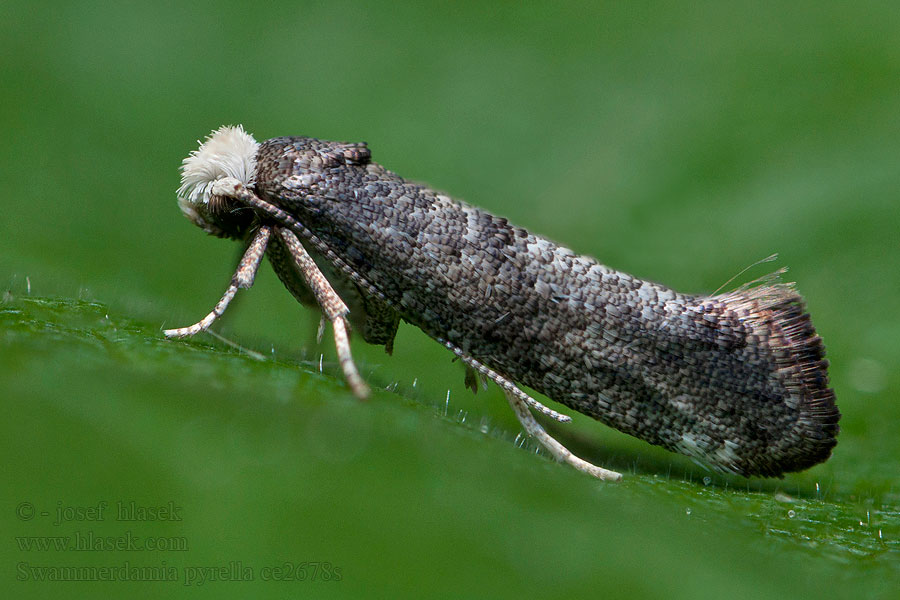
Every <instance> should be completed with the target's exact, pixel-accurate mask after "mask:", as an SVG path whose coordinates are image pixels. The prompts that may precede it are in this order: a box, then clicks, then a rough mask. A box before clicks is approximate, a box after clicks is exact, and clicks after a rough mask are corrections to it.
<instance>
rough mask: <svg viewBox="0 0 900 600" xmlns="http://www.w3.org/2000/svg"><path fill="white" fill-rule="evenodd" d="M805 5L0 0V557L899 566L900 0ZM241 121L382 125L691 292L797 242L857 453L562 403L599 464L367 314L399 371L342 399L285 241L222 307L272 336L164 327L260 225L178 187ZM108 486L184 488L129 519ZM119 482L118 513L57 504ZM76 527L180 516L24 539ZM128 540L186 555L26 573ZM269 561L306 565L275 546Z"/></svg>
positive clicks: (9, 569)
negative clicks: (694, 455)
mask: <svg viewBox="0 0 900 600" xmlns="http://www.w3.org/2000/svg"><path fill="white" fill-rule="evenodd" d="M783 4H784V3H737V2H694V3H690V4H688V3H674V2H672V3H669V2H651V3H646V4H640V5H638V4H636V3H615V2H606V3H599V2H597V3H587V2H586V3H565V4H562V3H546V4H539V3H529V4H528V5H527V6H525V5H524V3H523V4H520V3H505V2H504V3H489V2H454V3H441V4H430V5H415V4H412V3H408V4H407V3H379V2H365V3H362V2H358V3H349V2H328V3H300V2H269V3H253V4H249V3H248V4H244V3H239V2H221V1H220V2H208V3H186V2H155V3H147V2H143V3H132V2H115V3H113V2H65V3H59V4H54V3H50V2H42V3H31V2H21V1H18V0H13V1H10V0H6V2H4V3H3V4H2V6H0V131H2V141H3V143H2V146H0V182H2V184H3V195H4V198H5V201H4V207H3V213H2V218H0V294H2V298H0V300H2V303H0V396H2V398H3V407H2V408H3V414H4V419H3V421H2V423H3V425H2V430H3V434H2V437H0V439H2V442H0V443H2V446H0V449H2V452H3V456H4V461H3V462H4V465H5V472H4V477H3V478H2V484H0V485H2V488H3V500H4V503H3V507H2V523H3V530H4V532H5V534H4V536H5V537H4V539H3V540H0V548H2V549H0V556H2V571H0V577H2V578H3V587H4V588H6V589H11V590H13V591H14V594H15V596H16V597H22V598H24V597H47V596H49V595H53V596H59V597H86V596H89V595H90V596H96V595H98V594H100V595H104V596H115V597H135V598H139V597H152V598H155V597H159V596H160V595H162V594H166V595H176V594H179V593H186V594H198V593H199V594H205V595H207V596H209V597H215V598H221V597H232V596H241V597H245V596H250V597H261V598H268V597H297V596H299V597H348V598H358V597H361V596H362V597H366V596H370V595H384V596H387V595H391V596H395V597H402V596H412V597H421V596H423V595H428V596H452V597H460V596H473V597H499V596H506V597H523V596H528V597H538V596H541V597H566V598H568V597H573V596H586V595H588V594H590V595H591V596H594V597H604V598H605V597H610V598H614V597H627V598H643V597H647V598H659V597H666V598H698V597H713V596H715V597H721V596H723V595H726V594H727V595H728V596H729V597H734V598H761V597H785V598H787V597H797V596H799V595H801V594H802V595H803V596H805V597H812V596H814V595H819V596H824V597H848V598H849V597H852V598H896V597H898V595H897V594H898V590H900V461H898V456H900V435H898V423H900V402H898V397H897V396H898V395H897V390H898V383H900V381H898V373H897V368H896V367H897V365H898V363H900V345H898V343H897V339H898V338H900V312H898V310H897V309H898V301H897V298H898V296H900V275H898V260H900V209H898V194H897V192H898V190H900V170H898V168H897V165H898V157H900V110H898V106H900V8H898V6H897V3H896V2H889V1H883V2H860V1H858V0H857V1H853V2H849V1H847V2H800V3H791V5H790V6H784V5H783ZM232 123H243V124H244V126H245V127H246V128H247V129H248V131H250V132H252V133H254V134H255V135H256V137H257V139H260V140H262V139H266V138H269V137H275V136H280V135H311V136H316V137H322V138H326V139H342V140H351V141H359V140H365V141H367V142H369V144H370V147H371V148H372V150H373V153H374V157H375V160H377V161H379V162H381V163H383V164H385V165H386V166H388V167H389V168H391V169H392V170H395V171H397V172H398V173H400V174H402V175H404V176H406V177H408V178H411V179H415V180H418V181H424V182H428V183H429V184H431V185H432V186H433V187H435V188H438V189H441V190H445V191H447V192H448V193H450V194H452V195H454V196H456V197H459V198H461V199H464V200H467V201H468V202H471V203H473V204H476V205H479V206H481V207H484V208H486V209H488V210H490V211H492V212H494V213H498V214H502V215H504V216H507V217H509V218H510V220H511V221H512V222H514V223H516V224H519V225H523V226H525V227H528V228H529V229H531V230H533V231H536V232H539V233H542V234H544V235H546V236H548V237H550V238H552V239H555V240H558V241H560V242H563V243H564V244H565V245H567V246H569V247H571V248H573V249H575V250H576V251H578V252H582V253H586V254H590V255H593V256H596V257H598V258H599V259H600V260H601V262H603V263H605V264H607V265H610V266H613V267H615V268H618V269H622V270H625V271H628V272H631V273H634V274H636V275H638V276H641V277H644V278H648V279H652V280H656V281H660V282H663V283H665V284H667V285H670V286H672V287H675V288H677V289H679V290H684V291H691V292H711V291H713V290H715V289H716V288H718V287H719V286H720V285H721V284H723V283H724V282H725V281H727V280H728V279H729V278H730V277H731V276H732V275H734V274H735V273H737V272H738V271H740V270H741V269H742V268H743V267H745V266H746V265H748V264H750V263H752V262H754V261H755V260H757V259H759V258H762V257H764V256H767V255H769V254H771V253H772V252H778V253H780V258H779V262H778V264H777V266H781V265H788V266H790V267H791V272H790V273H789V276H788V278H789V279H790V280H793V281H796V282H797V283H798V287H799V289H800V291H801V292H802V293H803V294H804V295H805V296H806V298H807V300H808V304H809V309H810V311H811V313H812V315H813V317H814V322H815V324H816V326H817V328H818V330H819V332H820V334H821V335H822V336H823V337H824V338H825V341H826V343H827V348H828V354H829V358H830V359H831V361H832V369H831V376H832V382H833V385H834V387H835V389H836V392H837V397H838V402H839V406H840V408H841V410H842V412H843V415H844V416H843V419H842V421H841V435H840V438H839V444H838V446H837V448H836V450H835V454H834V457H833V458H832V459H831V460H830V461H829V462H828V463H826V464H824V465H821V466H818V467H816V468H814V469H812V470H810V471H808V472H805V473H800V474H794V475H790V476H788V477H786V478H785V479H784V480H780V481H779V480H750V481H748V480H744V479H740V478H732V477H723V476H719V475H716V474H711V473H708V472H706V471H704V470H703V469H702V468H701V467H698V466H695V465H694V464H692V463H691V462H690V461H688V460H687V459H684V458H682V457H679V456H676V455H673V454H669V453H667V452H664V451H661V450H659V449H656V448H652V447H649V446H648V445H647V444H644V443H643V442H640V441H637V440H634V439H631V438H628V437H626V436H623V435H620V434H618V433H617V432H614V431H611V430H609V429H607V428H605V427H603V426H601V425H599V424H597V423H595V422H592V421H591V420H590V419H585V418H581V419H576V422H575V423H574V424H573V425H572V426H568V427H566V428H565V429H564V430H562V429H560V430H557V433H558V435H559V436H560V437H561V438H562V439H563V440H564V441H566V442H567V443H568V444H569V445H570V446H571V447H572V448H573V449H575V450H577V451H578V452H579V453H580V454H581V455H583V456H585V457H586V458H589V459H592V460H594V461H596V462H598V463H599V464H602V465H604V466H607V467H612V468H616V469H619V470H623V471H624V472H625V474H626V479H625V481H624V482H623V483H622V484H618V485H610V484H603V483H599V482H596V481H593V480H591V479H589V478H587V477H585V476H583V475H581V474H578V473H576V472H574V471H573V470H571V469H569V468H566V467H564V466H561V465H556V464H554V463H552V462H551V461H550V460H548V459H547V458H546V457H545V455H543V454H542V453H540V452H538V454H539V456H535V446H534V445H533V444H532V443H530V442H528V441H524V442H523V440H522V438H520V437H517V435H518V433H519V428H518V425H517V423H516V421H515V419H514V417H513V416H512V415H511V413H510V411H509V408H508V406H507V405H506V403H505V401H504V400H503V398H502V395H501V394H500V393H499V392H498V390H497V389H496V388H493V387H492V388H491V389H489V390H488V391H487V392H479V394H478V395H477V396H472V394H471V393H470V392H468V391H467V390H465V389H464V386H463V371H462V369H461V367H460V366H459V365H458V364H453V363H451V360H450V358H451V357H450V354H449V353H448V352H446V351H444V350H442V349H441V348H440V347H438V345H437V344H435V343H433V342H431V341H430V340H428V339H427V338H425V337H424V336H423V335H422V334H421V333H419V332H418V331H416V330H414V329H413V328H412V327H410V326H402V327H401V333H400V335H399V336H398V339H397V344H396V350H395V355H394V356H393V357H388V356H386V355H385V354H384V353H383V352H382V351H381V350H380V349H378V348H369V347H364V346H363V345H362V344H361V342H357V343H355V344H354V353H355V354H356V356H357V358H358V361H359V363H360V366H361V369H362V371H363V374H364V375H365V377H366V379H367V380H368V381H369V382H370V383H371V384H373V386H375V387H377V388H381V389H382V390H387V391H382V392H378V393H376V394H375V396H374V397H373V398H372V399H371V400H370V401H368V402H365V403H361V402H359V401H357V400H355V399H354V398H353V397H352V396H351V395H350V394H349V393H348V391H347V388H346V386H345V385H344V383H343V382H342V380H341V378H340V376H339V374H338V372H337V370H336V368H335V366H334V363H333V354H332V351H331V344H330V342H329V343H326V344H323V345H322V346H316V345H315V344H314V340H313V339H312V338H313V337H314V333H315V324H316V318H315V316H313V315H311V314H310V313H309V311H305V310H304V309H302V308H301V307H299V306H298V305H297V304H296V303H294V302H293V300H292V299H291V297H290V296H289V294H288V293H287V292H286V291H284V290H283V289H282V288H281V286H280V284H279V283H278V282H277V280H276V278H275V277H274V275H273V274H272V273H271V271H270V269H269V268H268V267H264V269H263V270H262V272H261V275H260V277H259V278H258V280H257V285H256V286H255V288H254V289H253V290H251V291H249V292H242V293H241V295H240V296H239V298H238V300H237V301H236V302H235V304H234V305H233V308H232V309H231V311H230V313H229V314H228V316H227V317H226V319H224V320H223V322H222V323H221V324H220V325H218V326H217V331H218V332H219V333H220V334H222V335H223V336H225V337H226V338H228V339H229V340H232V341H233V342H236V343H238V344H240V345H241V346H242V347H244V348H246V349H250V350H254V351H257V352H260V353H263V354H264V355H265V357H266V360H264V361H258V360H254V358H253V357H252V356H250V355H248V353H247V352H244V351H241V350H237V349H234V348H232V347H229V346H227V345H225V344H224V343H222V342H220V341H218V340H216V339H215V338H212V337H210V336H200V337H199V338H197V339H195V340H190V341H187V342H172V341H167V340H164V339H163V338H162V335H161V333H160V331H161V329H162V328H163V327H173V326H181V325H186V324H189V323H192V322H194V321H196V320H197V319H199V318H200V317H201V316H203V315H205V314H206V312H207V311H208V310H209V309H210V308H211V307H212V306H213V304H214V303H215V302H216V300H217V299H218V298H219V295H220V294H221V292H222V291H223V290H224V288H225V286H226V284H227V283H228V279H229V277H230V275H231V271H232V268H233V265H234V263H235V261H236V260H237V256H238V253H239V249H238V248H237V247H236V244H233V243H229V242H225V241H222V240H217V239H214V238H210V237H206V236H204V235H203V234H202V233H201V232H200V230H198V229H197V228H195V227H194V226H192V225H191V224H190V223H189V222H188V221H187V220H186V219H185V218H183V217H182V216H181V214H180V211H179V210H178V208H177V206H176V203H175V195H174V190H175V188H176V187H177V185H178V170H177V169H178V166H179V165H180V161H181V159H182V158H183V157H184V156H186V155H187V153H188V152H189V151H190V150H193V149H194V148H196V140H197V139H198V138H202V137H203V136H205V135H206V134H207V133H208V132H209V131H210V130H212V129H213V128H216V127H218V126H220V125H222V124H232ZM774 268H776V267H775V266H773V265H764V266H762V267H757V268H756V269H754V270H753V271H751V272H750V273H748V274H747V275H745V276H744V278H743V280H746V279H748V278H753V277H756V276H759V275H762V274H763V273H765V272H767V271H768V270H773V269H774ZM322 351H324V352H325V370H324V374H320V373H319V372H318V367H317V363H318V357H319V353H320V352H322ZM394 392H396V393H394ZM118 501H122V502H125V503H126V504H127V503H129V502H131V501H134V502H136V503H137V504H138V505H143V506H157V505H167V504H168V503H170V502H171V503H173V505H177V506H179V507H180V512H179V513H178V514H179V516H181V518H182V520H181V521H131V522H123V521H117V520H116V519H115V516H116V515H115V511H114V508H115V506H116V503H117V502H118ZM101 502H107V503H109V506H111V507H113V508H111V509H109V510H108V511H107V512H106V513H104V518H103V519H102V520H94V521H85V520H77V519H76V520H71V521H62V522H59V523H58V524H56V520H57V519H56V515H57V513H56V511H57V509H60V510H62V511H63V512H62V513H61V514H62V515H63V516H65V515H69V516H72V517H73V518H75V517H76V516H77V515H78V514H81V516H83V517H84V516H88V513H87V512H85V511H78V510H75V508H72V509H71V510H70V511H69V512H66V511H65V510H64V509H66V508H67V507H81V508H87V507H92V506H93V507H97V506H100V504H99V503H101ZM29 506H30V507H31V508H30V509H29V508H28V507H29ZM29 510H31V511H32V512H31V513H29ZM42 513H47V514H46V515H44V514H42ZM29 514H31V518H29ZM95 516H96V515H95ZM76 533H77V534H78V535H81V536H82V538H84V537H85V536H88V535H93V536H95V538H96V537H101V536H102V537H105V536H111V537H113V538H114V539H117V538H118V537H121V536H126V535H131V536H137V537H139V538H141V539H142V540H146V538H151V537H154V536H162V537H163V543H169V544H170V545H175V546H178V545H179V544H181V542H178V541H177V540H183V541H184V544H182V545H181V547H179V548H177V549H174V550H152V551H151V550H139V549H135V548H132V549H131V550H118V551H117V550H112V551H98V552H75V551H65V550H46V551H41V550H39V549H37V548H36V547H34V546H31V547H30V549H29V547H28V544H32V543H40V542H33V541H29V540H31V538H29V537H28V536H75V535H76ZM170 538H174V539H175V540H176V541H174V542H172V541H170V542H165V540H169V539H170ZM23 544H24V545H23ZM123 565H124V566H130V567H148V566H149V567H154V568H157V569H158V570H159V571H160V572H162V573H165V574H167V575H168V576H172V575H174V577H175V579H176V581H172V582H136V581H126V582H90V581H81V582H66V583H63V582H47V581H45V582H40V581H36V579H37V578H38V577H40V575H39V573H43V574H44V576H45V577H50V578H52V576H53V573H54V571H53V570H52V568H57V567H66V566H69V567H71V566H87V567H97V568H100V567H104V566H112V567H122V566H123ZM284 565H286V567H287V570H288V571H290V572H286V573H283V574H282V578H285V577H287V578H289V579H290V578H293V579H302V581H278V582H275V581H265V580H264V575H265V573H269V574H270V575H271V573H272V572H271V570H268V571H267V569H271V567H280V566H284ZM218 567H225V571H223V572H220V571H218V570H216V569H217V568H218ZM41 569H43V570H41ZM48 569H49V570H48ZM247 569H249V572H248V570H247ZM291 569H293V570H291ZM248 574H249V578H248ZM326 574H327V575H328V576H327V577H326ZM203 575H205V576H206V577H207V578H208V577H210V576H212V575H215V576H216V577H217V579H218V580H217V581H205V582H203V581H202V580H201V579H200V577H201V576H203ZM235 575H238V576H240V578H242V579H243V581H241V582H237V581H227V579H228V578H233V577H235ZM272 576H273V577H278V575H277V574H276V575H272ZM223 579H226V580H223ZM188 584H189V585H188Z"/></svg>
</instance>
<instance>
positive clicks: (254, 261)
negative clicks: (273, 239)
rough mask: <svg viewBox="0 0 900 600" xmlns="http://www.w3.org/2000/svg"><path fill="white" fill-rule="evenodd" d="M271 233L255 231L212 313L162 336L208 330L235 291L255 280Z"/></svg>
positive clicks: (269, 231)
mask: <svg viewBox="0 0 900 600" xmlns="http://www.w3.org/2000/svg"><path fill="white" fill-rule="evenodd" d="M271 233H272V230H271V228H270V227H268V226H262V227H260V228H259V230H257V232H256V234H255V235H254V236H253V239H252V240H251V241H250V245H249V246H247V250H246V251H245V252H244V255H243V256H242V257H241V261H240V262H239V263H238V266H237V270H236V271H235V272H234V275H232V277H231V284H230V285H229V286H228V289H227V290H225V293H224V294H223V295H222V299H221V300H219V303H218V304H216V306H215V308H213V309H212V312H210V313H209V314H208V315H206V316H205V317H203V318H202V319H201V320H199V321H197V322H196V323H194V324H193V325H190V326H188V327H180V328H178V329H166V330H165V331H163V334H165V336H166V337H178V338H180V337H188V336H191V335H196V334H198V333H200V332H201V331H206V330H207V329H209V327H210V325H212V324H213V323H214V322H215V321H216V319H218V318H219V317H221V316H222V315H223V314H224V313H225V309H226V308H228V305H229V304H230V303H231V301H232V300H233V299H234V296H235V294H237V291H238V290H239V289H249V288H250V287H251V286H252V285H253V280H254V279H255V278H256V272H257V271H258V270H259V263H260V262H261V261H262V257H263V255H265V253H266V246H267V245H268V243H269V237H270V235H271Z"/></svg>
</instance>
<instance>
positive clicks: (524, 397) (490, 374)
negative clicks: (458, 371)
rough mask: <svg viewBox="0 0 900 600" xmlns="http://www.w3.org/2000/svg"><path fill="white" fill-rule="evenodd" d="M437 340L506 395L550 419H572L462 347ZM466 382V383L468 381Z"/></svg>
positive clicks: (566, 420)
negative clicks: (532, 395)
mask: <svg viewBox="0 0 900 600" xmlns="http://www.w3.org/2000/svg"><path fill="white" fill-rule="evenodd" d="M437 340H438V341H439V342H440V343H442V344H443V345H444V346H445V347H446V348H447V349H449V350H450V351H451V352H453V354H455V355H456V356H458V357H459V359H460V360H461V361H462V362H463V363H465V365H466V366H468V367H469V368H471V369H472V370H474V371H476V372H477V373H479V374H480V375H482V376H484V377H487V378H488V379H490V380H491V381H493V382H494V383H496V384H497V385H499V386H500V387H501V388H502V389H503V391H504V392H506V394H507V395H509V394H512V395H513V396H515V397H516V398H518V399H519V400H521V401H522V402H524V403H525V404H526V405H528V406H530V407H531V408H533V409H535V410H536V411H538V412H539V413H541V414H542V415H546V416H548V417H550V418H551V419H554V420H556V421H559V422H560V423H568V422H569V421H571V420H572V417H570V416H568V415H564V414H562V413H558V412H556V411H555V410H553V409H552V408H548V407H546V406H544V405H543V404H541V403H540V402H538V401H537V400H535V399H534V398H532V397H531V396H529V395H528V394H526V393H525V392H523V391H522V390H520V389H519V386H517V385H516V384H515V383H513V382H512V381H510V380H509V379H507V378H506V377H504V376H503V375H501V374H500V373H498V372H496V371H494V370H493V369H491V368H490V367H487V366H485V365H483V364H481V363H480V362H478V361H477V360H475V359H474V358H472V357H471V356H469V355H468V354H466V353H465V352H463V351H462V349H460V348H457V347H456V346H454V345H453V344H451V343H450V342H448V341H446V340H442V339H440V338H437ZM466 383H467V385H468V381H467V382H466Z"/></svg>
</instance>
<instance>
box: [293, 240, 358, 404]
mask: <svg viewBox="0 0 900 600" xmlns="http://www.w3.org/2000/svg"><path fill="white" fill-rule="evenodd" d="M276 232H277V233H278V236H279V237H280V238H281V239H282V240H283V241H284V243H285V245H286V246H287V248H288V251H289V252H290V253H291V256H292V257H293V259H294V262H295V263H296V264H297V268H298V269H299V271H300V273H302V274H303V278H304V280H305V281H306V285H307V286H309V289H310V290H312V293H313V296H315V298H316V301H317V302H318V303H319V306H320V307H321V308H322V314H323V315H324V316H325V318H327V319H328V320H329V321H331V325H332V329H333V330H334V344H335V347H336V348H337V355H338V361H339V362H340V365H341V370H342V371H343V372H344V378H345V379H346V380H347V383H348V384H349V385H350V389H352V390H353V393H354V394H356V396H358V397H359V398H365V397H366V396H368V395H369V386H367V385H366V382H365V381H363V378H362V377H361V376H360V374H359V370H357V368H356V364H355V363H354V362H353V356H352V355H351V354H350V339H349V337H348V336H347V319H346V314H347V312H348V310H347V305H346V304H344V301H343V300H341V297H340V296H338V294H337V292H335V291H334V288H332V287H331V284H330V283H328V279H326V278H325V276H324V275H323V274H322V271H320V270H319V267H317V266H316V263H315V261H314V260H313V259H312V257H311V256H310V255H309V253H308V252H307V251H306V249H305V248H304V247H303V244H301V243H300V240H299V239H298V238H297V236H296V235H295V234H294V232H293V231H291V230H290V229H287V228H284V227H278V228H277V229H276Z"/></svg>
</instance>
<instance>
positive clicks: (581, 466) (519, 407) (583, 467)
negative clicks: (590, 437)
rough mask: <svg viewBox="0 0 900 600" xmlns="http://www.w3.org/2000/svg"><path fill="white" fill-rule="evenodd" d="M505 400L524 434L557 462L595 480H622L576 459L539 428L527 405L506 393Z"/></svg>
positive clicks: (613, 474) (617, 474)
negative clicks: (517, 419)
mask: <svg viewBox="0 0 900 600" xmlns="http://www.w3.org/2000/svg"><path fill="white" fill-rule="evenodd" d="M506 399H507V400H508V401H509V405H510V406H511V407H512V409H513V411H514V412H515V413H516V417H518V418H519V423H521V424H522V427H523V428H524V429H525V432H526V433H528V435H530V436H531V437H533V438H534V439H536V440H537V441H538V442H540V443H541V445H542V446H543V447H544V448H546V449H547V450H548V451H549V452H550V454H551V455H552V456H553V458H555V459H556V460H558V461H559V462H564V463H567V464H569V465H571V466H573V467H575V468H576V469H578V470H579V471H582V472H583V473H587V474H588V475H591V476H593V477H596V478H597V479H602V480H604V481H620V480H621V479H622V474H621V473H616V472H615V471H609V470H607V469H604V468H603V467H598V466H597V465H594V464H591V463H589V462H587V461H586V460H583V459H581V458H578V457H577V456H575V455H574V454H572V452H571V451H570V450H569V449H568V448H566V447H565V446H563V445H562V444H560V443H559V442H557V441H556V439H555V438H553V436H551V435H550V434H549V433H547V431H546V430H545V429H544V428H543V427H541V424H540V423H538V422H537V421H536V420H535V418H534V415H532V414H531V411H530V410H529V409H528V404H527V403H526V402H525V401H524V400H523V399H522V398H520V397H519V396H517V395H515V394H513V393H510V392H509V391H507V392H506Z"/></svg>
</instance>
